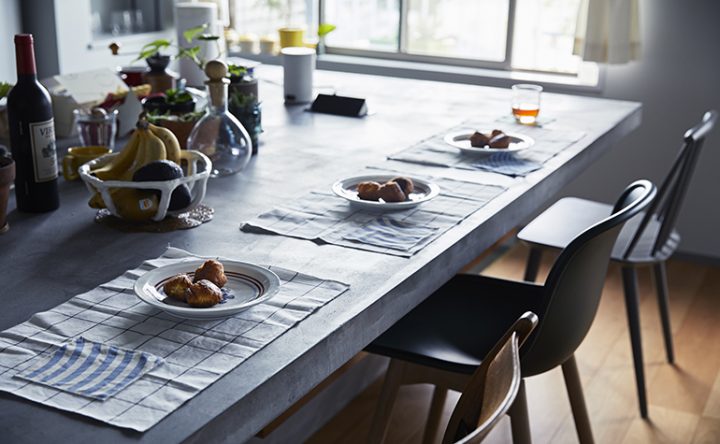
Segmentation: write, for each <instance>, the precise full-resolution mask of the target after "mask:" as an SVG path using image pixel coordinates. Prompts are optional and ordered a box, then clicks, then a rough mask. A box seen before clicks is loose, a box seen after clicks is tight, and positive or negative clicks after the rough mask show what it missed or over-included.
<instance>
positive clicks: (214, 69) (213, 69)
mask: <svg viewBox="0 0 720 444" xmlns="http://www.w3.org/2000/svg"><path fill="white" fill-rule="evenodd" d="M227 73H228V67H227V65H226V64H225V63H224V62H223V61H221V60H210V61H209V62H207V63H206V64H205V74H206V75H207V76H208V78H209V79H210V80H208V81H207V82H206V83H208V84H211V83H229V82H230V81H229V80H228V79H227V78H226V76H227Z"/></svg>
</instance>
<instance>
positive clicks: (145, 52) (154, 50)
mask: <svg viewBox="0 0 720 444" xmlns="http://www.w3.org/2000/svg"><path fill="white" fill-rule="evenodd" d="M207 28H208V24H207V23H205V24H203V25H199V26H193V27H192V28H188V29H186V30H185V31H183V38H184V39H185V41H187V43H193V42H200V41H205V42H211V41H214V42H217V45H218V53H219V54H221V55H222V54H223V50H222V48H221V47H220V42H219V40H220V36H217V35H214V34H209V33H206V32H205V31H207ZM172 47H174V48H176V53H175V55H174V56H173V58H175V59H180V58H186V59H189V60H192V61H193V62H194V63H195V64H196V65H198V67H200V69H203V68H204V67H205V63H206V62H207V61H206V60H204V59H202V58H201V57H200V49H201V48H200V46H199V45H195V46H191V47H189V48H183V47H181V46H177V45H175V44H173V42H172V41H171V40H167V39H158V40H154V41H152V42H150V43H148V44H146V45H145V46H143V47H142V48H141V49H140V53H139V54H138V56H137V58H136V59H135V60H134V61H137V60H143V59H147V58H148V57H152V56H154V55H155V54H160V53H161V52H162V51H163V50H167V49H168V48H172Z"/></svg>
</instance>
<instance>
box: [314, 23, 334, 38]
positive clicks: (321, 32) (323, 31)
mask: <svg viewBox="0 0 720 444" xmlns="http://www.w3.org/2000/svg"><path fill="white" fill-rule="evenodd" d="M335 29H337V26H335V25H332V24H330V23H320V25H319V26H318V32H317V34H318V38H320V39H323V38H325V36H326V35H328V34H330V33H331V32H333V31H335Z"/></svg>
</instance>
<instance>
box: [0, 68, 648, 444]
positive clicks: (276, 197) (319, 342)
mask: <svg viewBox="0 0 720 444" xmlns="http://www.w3.org/2000/svg"><path fill="white" fill-rule="evenodd" d="M257 72H258V77H260V78H261V79H262V81H261V83H260V95H261V99H262V101H263V127H264V129H265V133H264V134H262V136H261V140H262V143H261V145H260V149H259V151H260V152H259V155H257V156H255V157H254V158H253V160H252V163H251V164H250V166H249V168H248V169H247V170H246V171H245V172H244V173H242V174H239V175H235V176H231V177H226V178H220V179H211V181H210V182H209V184H208V195H207V197H206V199H205V202H206V203H207V204H209V205H210V206H212V207H213V208H214V209H215V218H214V220H213V221H211V222H209V223H207V224H204V225H202V226H200V227H197V228H194V229H191V230H185V231H176V232H171V233H162V234H150V233H122V232H119V231H116V230H114V229H111V228H109V227H107V226H104V225H100V224H97V223H95V222H94V221H93V218H94V214H95V210H93V209H91V208H89V207H88V206H87V200H88V195H87V191H86V189H85V187H84V185H83V184H82V183H80V182H66V181H65V180H64V179H62V178H61V179H60V193H61V196H60V197H61V206H60V209H58V210H57V211H55V212H52V213H47V214H22V213H18V212H17V211H15V210H14V208H15V203H14V200H13V199H12V198H11V202H10V204H9V210H10V211H11V213H10V215H9V223H10V230H9V231H8V232H7V233H6V234H4V235H2V236H0V252H1V254H0V276H2V285H1V286H0V302H1V303H2V310H0V330H4V329H7V328H9V327H11V326H13V325H16V324H18V323H21V322H23V321H25V320H27V319H28V318H29V317H30V316H31V315H32V314H34V313H36V312H39V311H44V310H48V309H50V308H52V307H54V306H56V305H58V304H60V303H62V302H65V301H66V300H68V299H69V298H71V297H72V296H74V295H76V294H79V293H82V292H85V291H88V290H90V289H92V288H94V287H96V286H98V285H99V284H101V283H103V282H106V281H109V280H111V279H112V278H114V277H116V276H118V275H120V274H122V273H123V272H124V271H125V270H127V269H130V268H133V267H135V266H137V265H138V264H140V263H141V262H142V261H143V260H146V259H150V258H155V257H157V256H159V255H160V254H162V253H163V251H164V250H165V248H166V247H167V246H168V244H170V245H172V246H175V247H178V248H183V249H187V250H190V251H191V252H194V253H198V254H202V255H219V256H226V257H232V258H237V259H239V260H243V261H248V262H255V263H265V264H274V265H278V266H281V267H285V268H289V269H294V270H297V271H300V272H304V273H308V274H312V275H315V276H319V277H323V278H328V279H335V280H338V281H342V282H345V283H348V284H350V285H351V288H350V290H349V291H348V292H346V293H344V294H343V295H341V296H340V297H338V298H337V299H335V300H333V301H332V302H331V303H330V304H328V305H326V306H325V307H323V308H322V309H321V310H319V311H318V312H317V313H315V314H313V315H312V316H310V317H309V318H307V319H306V320H304V321H303V322H301V323H300V324H299V325H298V326H297V327H295V328H293V329H291V330H290V331H288V332H287V333H286V334H284V335H283V336H281V337H280V338H278V339H277V340H275V341H274V342H273V343H271V344H270V345H269V346H267V347H266V348H264V349H263V350H261V351H259V352H258V353H257V354H256V355H254V356H253V357H252V358H251V359H249V360H248V361H246V362H245V363H243V364H241V365H240V366H239V367H237V368H235V369H234V370H233V371H231V372H230V373H228V374H227V375H226V376H224V377H223V378H221V379H220V380H219V381H217V382H216V383H214V384H213V385H211V386H210V387H208V388H207V389H206V390H204V391H203V392H201V393H200V394H198V395H197V396H196V397H194V398H193V399H191V400H190V401H188V402H187V403H185V404H184V405H183V406H181V407H180V408H179V409H178V410H177V411H175V412H174V413H173V414H171V415H170V416H168V417H167V418H165V419H164V420H163V421H161V422H160V423H159V424H158V425H156V426H155V427H153V428H152V429H150V430H149V431H147V432H145V433H137V432H133V431H128V430H124V429H120V428H116V427H112V426H109V425H106V424H104V423H100V422H97V421H94V420H91V419H89V418H85V417H83V416H80V415H77V414H71V413H67V412H62V411H60V410H56V409H52V408H49V407H45V406H42V405H40V404H36V403H32V402H30V401H26V400H24V399H21V398H18V397H15V396H13V395H11V394H7V393H0V430H2V438H0V440H2V441H4V442H27V443H36V442H50V441H57V440H62V441H63V442H73V443H76V444H79V443H97V442H103V443H112V442H152V443H155V442H182V441H189V442H205V441H208V440H212V442H217V441H227V442H242V441H245V440H246V439H248V438H250V437H252V436H253V435H254V434H255V433H256V432H257V431H258V430H260V429H261V428H262V427H263V426H265V425H266V424H267V423H269V422H270V421H271V420H272V419H273V418H274V417H276V416H277V415H279V414H280V413H282V412H283V411H284V410H285V409H287V408H288V407H289V406H291V405H292V404H293V403H294V402H295V401H297V400H298V399H299V398H301V397H302V396H303V395H304V394H306V393H307V392H308V391H310V390H311V389H312V388H313V387H314V386H315V385H317V384H318V383H319V382H320V381H322V380H323V379H324V378H326V377H327V376H328V375H330V374H331V373H332V372H333V371H334V370H336V369H337V368H339V367H340V366H341V365H342V364H343V363H345V362H346V361H348V360H349V359H350V358H351V357H352V356H354V355H355V354H356V353H357V352H359V351H360V350H362V348H363V347H364V346H366V345H367V344H368V343H369V342H371V341H372V340H373V339H374V338H375V337H377V336H378V335H379V334H380V333H382V332H383V331H384V330H385V329H387V328H388V327H389V326H390V325H392V324H393V323H394V322H396V321H397V320H398V319H400V318H401V317H402V316H403V315H404V314H406V313H407V312H408V311H409V310H411V309H412V308H413V307H414V306H416V305H418V304H419V303H420V302H421V301H422V300H423V299H424V298H426V297H427V296H428V295H430V294H431V293H432V292H433V291H434V290H435V289H437V288H438V287H439V286H440V285H442V284H443V283H444V282H445V281H446V280H447V279H449V278H450V277H451V276H452V275H453V274H455V273H456V272H457V271H459V270H460V269H461V268H462V267H463V266H464V265H465V264H466V263H468V262H469V261H471V260H472V259H473V258H475V257H476V256H477V255H478V254H479V253H480V252H482V251H483V250H484V249H486V248H487V247H488V246H490V245H491V244H493V243H494V242H495V241H496V240H497V239H499V238H500V237H501V236H502V235H503V234H505V233H507V232H508V231H509V230H511V229H512V228H513V227H515V226H516V225H518V224H520V223H521V222H523V221H524V220H525V219H526V218H528V217H529V216H530V215H531V214H533V213H534V212H535V211H537V210H538V209H539V208H540V207H541V206H542V205H544V204H545V203H546V202H547V201H548V200H549V199H551V198H552V197H553V195H554V194H555V193H557V192H558V191H559V190H560V189H561V188H562V187H563V186H564V185H566V184H567V183H568V182H570V180H571V179H572V178H573V177H575V176H576V175H578V174H580V173H581V172H582V171H583V170H584V169H586V168H588V167H589V166H590V165H592V163H593V161H594V160H595V159H597V158H598V157H599V156H600V155H602V154H603V153H604V152H605V151H607V150H608V149H609V148H610V147H611V146H612V145H613V144H614V143H616V142H618V141H620V140H622V138H623V137H624V136H625V135H627V134H628V133H629V132H630V131H632V130H633V129H635V128H636V127H637V126H639V124H640V116H641V106H640V104H638V103H633V102H623V101H614V100H605V99H597V98H587V97H577V96H569V95H557V94H545V95H544V96H543V102H542V111H541V112H542V115H544V116H549V117H554V118H556V119H557V123H558V124H562V126H565V127H568V128H572V129H578V130H582V131H584V132H585V133H586V136H585V137H584V138H583V139H581V140H580V141H579V142H577V143H576V144H574V145H573V146H571V147H570V148H568V149H566V150H565V151H563V152H562V153H560V154H559V155H558V156H556V157H555V158H553V159H551V160H550V161H549V162H548V163H547V164H546V165H547V168H543V169H542V170H539V171H536V172H534V173H532V174H530V175H528V176H527V177H525V178H516V179H513V178H509V177H505V176H500V175H497V174H493V173H485V172H476V171H459V170H451V169H447V168H433V167H421V166H418V165H413V164H408V163H397V164H396V165H397V166H399V167H400V168H402V169H403V170H405V171H417V172H418V173H433V172H434V173H435V174H444V175H448V176H453V177H457V178H463V177H466V178H468V177H470V178H473V179H476V180H480V181H486V182H487V183H494V184H500V185H504V186H506V187H508V190H507V191H506V192H505V193H503V194H502V195H501V196H499V197H498V198H496V199H494V200H493V201H491V202H490V203H489V204H488V205H486V206H485V207H483V208H482V209H480V210H479V211H477V212H476V213H474V214H473V215H471V216H470V217H469V218H467V219H466V220H464V221H463V222H462V223H460V224H458V225H457V226H455V227H454V228H452V229H451V230H449V231H448V232H446V233H445V234H443V235H442V236H441V237H440V238H439V239H437V240H436V241H435V242H433V243H431V244H430V245H429V246H427V247H426V248H425V249H423V250H422V251H420V252H419V253H418V254H416V255H415V256H413V257H412V258H409V259H406V258H400V257H394V256H388V255H382V254H377V253H371V252H365V251H360V250H354V249H349V248H342V247H338V246H332V245H317V244H315V243H313V242H310V241H305V240H298V239H291V238H287V237H282V236H274V235H260V234H251V233H244V232H241V231H240V230H239V226H240V224H241V223H242V222H244V221H246V220H249V219H251V218H252V217H254V216H255V215H257V214H260V213H262V212H264V211H267V210H269V209H271V208H272V207H273V206H275V205H277V204H280V203H283V202H287V201H289V200H291V199H294V198H297V197H299V196H301V195H303V194H305V193H306V192H308V191H310V190H313V189H322V188H328V187H329V186H330V185H331V184H332V183H333V182H334V181H335V180H337V179H339V178H342V177H346V176H350V175H353V174H356V173H357V172H358V171H360V170H362V169H363V167H365V166H366V165H370V164H377V163H379V162H382V161H383V159H384V158H385V156H387V155H389V154H391V153H394V152H396V151H398V150H400V149H402V148H405V147H407V146H410V145H411V144H413V143H414V142H416V141H418V140H420V139H423V138H426V137H428V136H430V135H432V134H434V133H437V132H439V131H442V130H444V129H448V128H450V127H452V126H454V125H456V124H458V123H460V122H462V121H464V120H466V119H468V118H471V117H473V116H475V115H477V114H485V113H488V112H496V113H503V112H505V111H506V110H507V112H509V109H510V105H509V103H510V91H509V90H503V89H495V88H486V87H480V86H471V85H458V84H444V83H436V82H427V81H417V80H406V79H395V78H382V77H373V76H366V75H356V74H343V73H332V72H323V71H318V72H317V73H316V77H315V85H316V86H317V87H319V88H318V89H319V90H320V91H321V92H327V91H333V90H334V91H337V92H338V94H341V95H352V96H356V97H366V98H367V99H368V103H369V107H370V108H371V111H372V112H373V114H372V115H370V116H368V117H366V118H363V119H354V118H347V117H338V116H329V115H320V114H312V113H309V112H305V111H304V108H305V107H284V106H283V104H282V87H281V81H282V72H281V70H280V69H279V68H277V67H269V66H263V67H260V68H259V69H258V70H257ZM628 149H631V147H629V148H628ZM624 185H625V184H621V183H610V178H609V183H608V186H610V187H613V188H616V189H617V190H618V193H619V192H620V191H621V190H622V188H623V187H624Z"/></svg>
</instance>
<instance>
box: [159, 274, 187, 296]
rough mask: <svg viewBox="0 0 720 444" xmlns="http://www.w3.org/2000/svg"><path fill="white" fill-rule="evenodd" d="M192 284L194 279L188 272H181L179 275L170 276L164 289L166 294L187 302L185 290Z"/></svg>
mask: <svg viewBox="0 0 720 444" xmlns="http://www.w3.org/2000/svg"><path fill="white" fill-rule="evenodd" d="M191 285H192V281H191V280H190V278H189V277H188V275H186V274H179V275H177V276H174V277H172V278H170V280H168V281H167V282H165V284H164V285H163V290H164V291H165V294H166V295H168V296H169V297H171V298H173V299H175V300H178V301H182V302H185V292H186V291H187V289H188V288H190V286H191Z"/></svg>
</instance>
